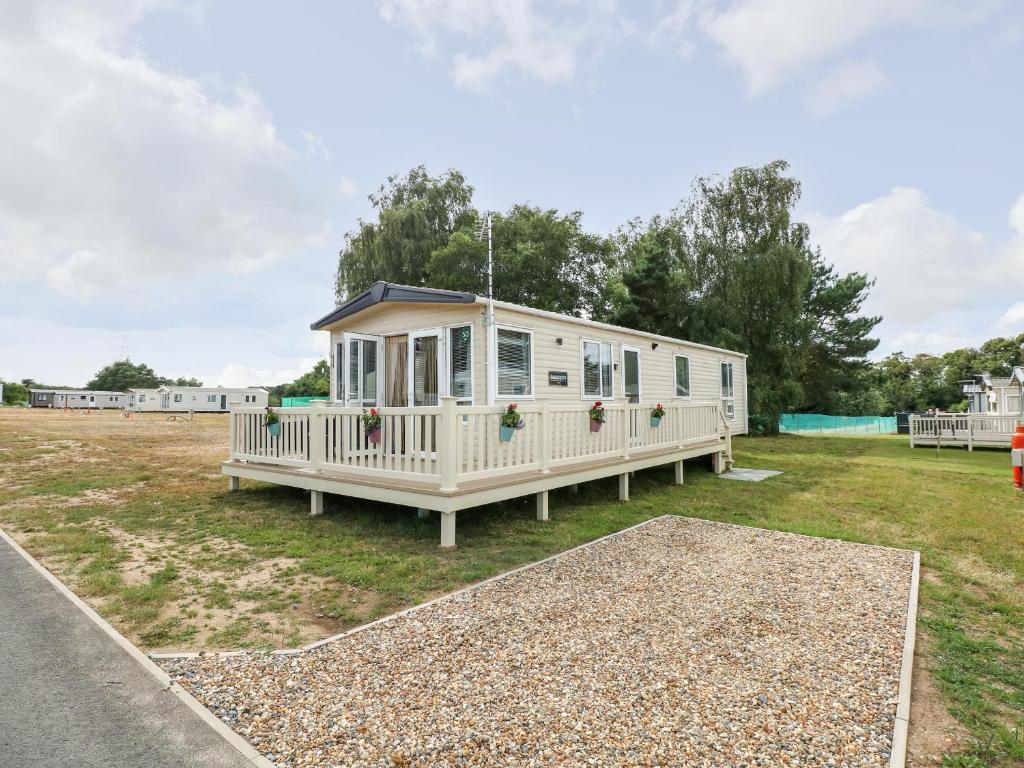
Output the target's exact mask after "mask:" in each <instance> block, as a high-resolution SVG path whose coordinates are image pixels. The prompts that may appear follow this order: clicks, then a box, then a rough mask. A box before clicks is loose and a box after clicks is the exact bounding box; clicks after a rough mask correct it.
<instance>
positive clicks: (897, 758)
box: [889, 552, 921, 768]
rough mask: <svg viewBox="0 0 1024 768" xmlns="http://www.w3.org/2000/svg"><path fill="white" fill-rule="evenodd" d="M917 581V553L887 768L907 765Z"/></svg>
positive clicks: (915, 554)
mask: <svg viewBox="0 0 1024 768" xmlns="http://www.w3.org/2000/svg"><path fill="white" fill-rule="evenodd" d="M920 580H921V553H920V552H914V570H913V572H912V575H911V577H910V599H909V600H908V605H907V630H906V634H905V635H904V640H903V662H902V664H901V665H900V688H899V694H898V696H897V698H896V717H895V719H894V720H893V732H892V751H891V752H890V753H889V768H904V766H905V765H906V761H907V736H908V733H909V730H910V694H911V678H912V676H913V672H914V641H915V639H916V637H917V593H918V587H919V586H920Z"/></svg>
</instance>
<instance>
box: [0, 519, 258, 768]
mask: <svg viewBox="0 0 1024 768" xmlns="http://www.w3.org/2000/svg"><path fill="white" fill-rule="evenodd" d="M124 642H127V641H124ZM0 765H3V766H11V768H22V767H24V768H28V767H29V766H31V768H70V767H71V766H73V767H74V768H94V767H95V768H111V767H112V766H116V767H117V768H136V767H138V768H172V766H173V768H191V767H193V766H194V767H195V768H253V767H254V765H267V763H263V762H262V759H260V760H258V761H257V762H253V761H252V760H250V759H249V758H247V757H246V756H244V755H243V754H242V753H241V752H239V750H238V749H237V748H235V747H234V746H232V745H231V744H230V743H229V742H228V741H226V740H225V738H224V737H223V736H222V735H221V734H219V733H218V732H217V731H216V730H214V728H213V727H211V726H210V725H209V724H208V723H207V722H205V721H204V720H203V719H202V717H201V716H200V715H199V714H197V713H196V711H194V710H193V709H192V708H190V707H189V706H188V705H187V704H186V703H185V702H184V701H183V700H182V699H181V698H180V697H179V696H178V695H176V694H175V693H174V692H173V691H172V690H168V688H167V686H166V685H163V684H161V682H160V681H159V679H158V678H157V677H155V676H154V675H153V674H152V673H151V672H150V671H148V670H147V669H146V668H145V667H144V666H142V665H141V664H140V663H139V661H138V660H137V659H136V658H134V657H133V656H132V654H131V653H130V652H129V651H128V650H126V649H125V648H124V647H122V645H120V644H119V643H118V642H117V641H115V639H114V638H112V636H111V635H110V634H109V633H108V632H107V631H105V630H104V628H103V627H102V626H101V625H99V624H97V623H96V621H94V620H93V619H92V618H91V617H90V616H89V615H88V614H87V613H86V612H83V610H82V609H81V608H80V607H79V606H78V605H76V604H75V602H74V601H73V600H72V599H70V598H69V597H68V595H67V594H65V593H63V592H62V591H61V590H60V589H58V588H57V587H56V586H55V585H54V584H53V583H52V582H51V581H50V580H49V579H48V578H47V577H46V576H45V575H44V574H43V573H41V572H40V571H39V570H38V568H37V566H35V565H34V564H33V563H32V562H31V561H30V560H28V559H26V558H25V557H24V556H23V555H22V553H21V552H20V551H19V550H18V549H17V548H16V547H15V545H14V544H13V542H11V541H10V540H9V539H7V538H6V537H4V536H0Z"/></svg>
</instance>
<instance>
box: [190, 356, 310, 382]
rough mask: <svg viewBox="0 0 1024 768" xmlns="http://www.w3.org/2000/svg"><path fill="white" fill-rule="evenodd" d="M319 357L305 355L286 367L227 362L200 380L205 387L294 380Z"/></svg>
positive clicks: (307, 370) (305, 371)
mask: <svg viewBox="0 0 1024 768" xmlns="http://www.w3.org/2000/svg"><path fill="white" fill-rule="evenodd" d="M320 359H321V358H314V357H307V358H303V359H302V360H299V361H298V362H297V363H295V364H293V365H289V366H286V367H283V368H282V367H277V368H274V367H264V366H251V365H243V364H242V363H229V364H228V365H226V366H224V368H223V369H222V370H221V371H220V373H214V374H211V375H208V376H205V377H202V378H201V379H200V380H201V381H202V382H203V384H204V385H206V386H207V387H251V386H254V385H255V386H259V385H266V384H283V383H286V382H289V381H295V379H297V378H298V377H299V376H301V375H302V374H304V373H308V372H309V371H310V370H312V368H313V366H314V365H316V363H317V361H318V360H320Z"/></svg>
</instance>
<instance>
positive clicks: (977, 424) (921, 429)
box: [910, 413, 1017, 451]
mask: <svg viewBox="0 0 1024 768" xmlns="http://www.w3.org/2000/svg"><path fill="white" fill-rule="evenodd" d="M1016 426H1017V417H1016V416H991V415H988V414H984V413H956V414H952V413H949V414H939V415H938V416H911V417H910V446H911V447H912V448H913V447H915V446H920V445H931V446H934V445H936V444H938V445H940V446H943V445H946V446H951V447H952V446H967V449H968V450H971V451H973V450H974V449H975V447H987V448H1009V447H1010V438H1011V437H1012V435H1013V430H1014V428H1015V427H1016Z"/></svg>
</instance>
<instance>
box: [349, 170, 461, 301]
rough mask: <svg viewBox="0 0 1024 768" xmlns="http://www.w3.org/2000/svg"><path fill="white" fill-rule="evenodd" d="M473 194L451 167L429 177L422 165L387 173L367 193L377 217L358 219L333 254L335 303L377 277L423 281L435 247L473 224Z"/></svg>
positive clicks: (418, 282)
mask: <svg viewBox="0 0 1024 768" xmlns="http://www.w3.org/2000/svg"><path fill="white" fill-rule="evenodd" d="M472 197H473V188H472V187H471V186H469V185H468V184H466V180H465V178H464V177H463V175H462V174H461V173H460V172H459V171H456V170H449V171H447V172H446V173H444V174H441V175H440V176H436V177H433V176H430V174H429V173H427V169H426V168H425V167H424V166H422V165H421V166H418V167H416V168H413V169H412V170H411V171H409V172H408V173H407V174H406V175H405V176H401V177H400V176H389V177H388V180H387V182H386V183H385V184H383V185H381V187H380V189H379V190H378V192H377V194H376V195H370V202H371V203H373V207H374V208H375V209H376V210H377V221H375V222H366V221H363V220H362V219H360V220H359V222H358V227H357V229H356V232H354V233H353V232H349V233H348V234H346V235H345V245H344V247H343V248H342V250H341V252H340V253H339V255H338V276H337V284H336V294H337V299H338V302H339V303H340V302H342V301H344V300H345V299H346V298H349V297H351V296H353V295H355V294H358V293H360V292H361V291H364V290H365V289H366V288H368V287H369V286H370V285H371V284H372V283H373V282H375V281H377V280H388V281H391V282H396V283H402V284H405V285H426V284H427V282H426V281H427V275H428V272H427V264H428V262H429V260H430V257H431V255H432V254H433V253H434V251H436V250H437V249H439V248H443V247H444V246H445V245H447V244H448V241H449V239H450V238H451V236H452V234H453V233H454V232H455V231H457V230H460V229H470V228H472V226H473V223H474V221H475V218H476V212H475V211H473V209H472V207H471V205H470V203H471V200H472Z"/></svg>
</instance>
